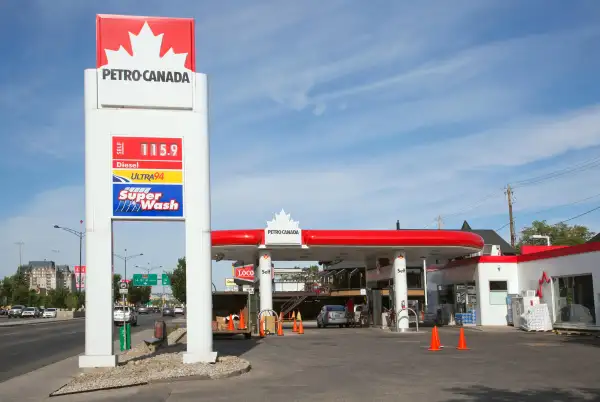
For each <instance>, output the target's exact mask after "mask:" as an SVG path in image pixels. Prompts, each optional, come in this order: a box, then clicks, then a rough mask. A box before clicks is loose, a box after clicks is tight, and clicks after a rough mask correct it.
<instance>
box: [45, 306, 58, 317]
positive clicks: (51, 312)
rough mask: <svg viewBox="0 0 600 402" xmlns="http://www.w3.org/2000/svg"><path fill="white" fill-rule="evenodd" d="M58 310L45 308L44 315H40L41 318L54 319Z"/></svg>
mask: <svg viewBox="0 0 600 402" xmlns="http://www.w3.org/2000/svg"><path fill="white" fill-rule="evenodd" d="M57 312H58V310H56V309H55V308H47V309H45V310H44V314H42V317H43V318H56V314H57Z"/></svg>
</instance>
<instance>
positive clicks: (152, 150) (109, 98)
mask: <svg viewBox="0 0 600 402" xmlns="http://www.w3.org/2000/svg"><path fill="white" fill-rule="evenodd" d="M194 41H195V34H194V21H193V20H192V19H179V18H162V17H160V18H158V17H156V18H155V17H142V16H124V15H98V16H97V18H96V65H95V68H93V69H86V71H85V74H84V90H85V95H84V97H83V99H84V100H85V102H84V103H83V106H84V111H85V121H86V124H85V194H86V197H85V219H86V221H87V222H89V225H90V226H89V227H90V230H92V231H93V232H94V236H86V240H85V241H86V244H85V247H86V250H87V253H88V256H93V257H94V258H90V259H89V260H88V261H87V264H88V267H89V268H90V269H89V272H87V274H86V277H84V278H85V279H87V278H88V277H89V286H87V291H88V294H90V295H94V297H90V298H88V299H87V300H86V330H87V331H88V332H90V333H95V334H96V336H95V338H94V342H87V343H86V346H85V355H83V356H80V358H79V363H80V367H105V366H109V367H112V366H113V365H114V359H113V358H112V357H110V358H109V357H107V356H106V351H107V350H111V349H110V348H111V345H112V344H113V337H112V333H110V331H108V332H107V331H104V330H103V329H102V326H103V325H104V323H103V321H102V318H101V317H102V316H103V314H104V312H105V311H106V306H108V305H110V304H111V303H112V302H113V301H112V298H113V294H112V293H113V292H109V291H106V289H107V288H106V287H107V286H108V285H107V283H109V282H107V281H106V279H107V278H108V277H109V275H110V272H111V268H110V267H111V265H112V263H113V258H114V256H113V253H112V252H113V250H112V248H113V243H114V239H113V225H112V222H113V221H114V220H120V221H133V220H136V221H157V220H176V221H182V222H184V225H185V241H186V243H187V244H194V245H197V246H196V247H188V248H186V259H187V269H186V278H187V280H188V283H193V284H194V292H193V293H188V294H187V300H186V301H187V304H188V305H189V310H188V311H189V313H190V314H188V316H187V323H186V325H187V327H188V328H189V329H190V333H191V332H192V328H193V331H194V333H195V334H200V335H198V336H194V337H190V339H188V348H189V351H188V353H187V354H186V355H185V360H186V362H187V363H196V362H200V361H202V362H207V363H214V359H216V357H215V356H216V354H214V353H211V352H210V351H212V336H209V335H210V334H205V333H204V332H202V329H201V328H204V327H205V326H206V325H207V322H208V320H209V319H210V316H211V315H212V311H211V306H210V304H209V305H206V303H205V302H204V301H205V300H206V298H207V297H208V296H209V295H210V294H212V281H211V263H212V261H211V247H210V236H205V234H206V233H210V231H211V222H210V190H211V188H210V146H209V127H208V110H209V98H208V80H207V76H206V74H202V73H197V72H196V71H195V70H196V66H195V51H194ZM184 156H185V160H184ZM109 169H110V171H109ZM151 230H152V229H151ZM160 230H161V228H155V231H156V233H157V236H159V235H160ZM85 279H84V281H85ZM133 279H134V282H135V283H134V285H135V286H154V285H157V283H158V280H159V279H158V277H157V275H145V276H144V275H135V277H134V278H133ZM160 280H161V284H165V283H166V282H165V280H164V279H163V278H162V277H161V279H160ZM83 283H84V284H85V282H83ZM165 286H168V285H165ZM83 287H85V285H83ZM207 317H208V319H207ZM203 334H204V335H203Z"/></svg>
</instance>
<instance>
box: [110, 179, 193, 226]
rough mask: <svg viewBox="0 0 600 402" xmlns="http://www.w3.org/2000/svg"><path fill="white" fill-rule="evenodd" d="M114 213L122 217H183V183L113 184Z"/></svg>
mask: <svg viewBox="0 0 600 402" xmlns="http://www.w3.org/2000/svg"><path fill="white" fill-rule="evenodd" d="M113 215H114V216H120V217H132V218H142V217H155V218H174V217H178V218H181V217H183V185H180V184H156V185H149V184H146V185H144V184H136V185H132V184H125V183H114V184H113Z"/></svg>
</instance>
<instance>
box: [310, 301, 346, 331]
mask: <svg viewBox="0 0 600 402" xmlns="http://www.w3.org/2000/svg"><path fill="white" fill-rule="evenodd" d="M328 325H339V327H340V328H342V327H347V326H348V315H347V312H346V307H344V306H341V305H331V304H329V305H326V306H323V308H321V311H320V312H319V315H318V316H317V327H318V328H325V327H327V326H328Z"/></svg>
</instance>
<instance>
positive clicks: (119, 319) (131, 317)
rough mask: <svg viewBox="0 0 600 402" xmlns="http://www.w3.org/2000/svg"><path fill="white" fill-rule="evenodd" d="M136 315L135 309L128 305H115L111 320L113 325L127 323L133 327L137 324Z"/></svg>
mask: <svg viewBox="0 0 600 402" xmlns="http://www.w3.org/2000/svg"><path fill="white" fill-rule="evenodd" d="M137 320H138V315H137V312H136V311H135V309H133V308H131V307H128V306H125V307H123V306H115V309H114V310H113V321H114V323H115V325H122V324H124V323H129V324H131V325H133V326H134V327H135V326H137Z"/></svg>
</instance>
